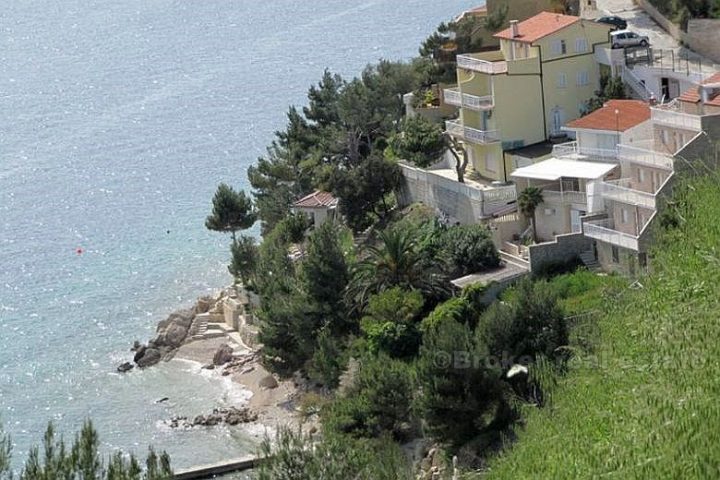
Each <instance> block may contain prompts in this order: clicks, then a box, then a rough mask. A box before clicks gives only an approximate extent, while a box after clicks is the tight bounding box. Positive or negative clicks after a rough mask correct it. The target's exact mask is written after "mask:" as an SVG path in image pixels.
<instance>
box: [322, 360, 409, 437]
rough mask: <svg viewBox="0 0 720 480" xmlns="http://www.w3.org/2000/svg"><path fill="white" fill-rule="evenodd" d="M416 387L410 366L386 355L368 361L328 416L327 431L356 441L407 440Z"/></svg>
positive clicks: (329, 411) (330, 408)
mask: <svg viewBox="0 0 720 480" xmlns="http://www.w3.org/2000/svg"><path fill="white" fill-rule="evenodd" d="M414 384H415V383H414V377H413V372H412V370H411V369H410V367H409V366H408V365H407V364H405V363H403V362H400V361H397V360H392V359H391V358H389V357H387V356H385V355H380V356H378V357H368V358H366V359H365V360H363V362H362V365H361V367H360V371H359V372H358V374H357V377H356V379H355V382H354V385H352V386H351V387H350V388H348V390H347V392H346V396H345V397H342V398H338V399H337V400H336V401H335V402H333V403H332V404H331V405H330V406H329V407H328V409H327V410H326V411H325V412H324V415H323V425H324V427H325V430H326V431H327V432H330V433H331V434H333V433H335V434H344V435H350V436H352V437H355V438H376V437H381V436H383V435H386V434H389V435H392V436H393V437H395V438H398V439H400V438H403V437H404V435H405V434H406V433H407V429H408V426H409V424H410V422H411V417H410V413H411V410H410V406H411V404H412V397H413V391H414Z"/></svg>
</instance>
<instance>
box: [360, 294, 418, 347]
mask: <svg viewBox="0 0 720 480" xmlns="http://www.w3.org/2000/svg"><path fill="white" fill-rule="evenodd" d="M422 306H423V297H422V294H421V293H420V292H418V291H417V290H410V291H408V290H404V289H403V288H401V287H394V288H391V289H388V290H385V291H383V292H380V293H378V294H376V295H373V296H371V297H370V299H369V300H368V305H367V307H366V309H365V316H364V317H363V318H362V320H361V324H360V325H361V328H362V331H363V333H364V334H365V336H366V338H367V344H368V349H369V350H370V352H372V353H378V352H384V353H386V354H388V355H390V356H391V357H395V358H408V357H411V356H414V355H415V354H416V353H417V348H418V344H419V340H420V337H419V332H418V329H417V323H418V316H419V314H420V312H421V310H422Z"/></svg>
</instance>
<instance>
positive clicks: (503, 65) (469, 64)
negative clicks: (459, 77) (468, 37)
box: [456, 52, 507, 75]
mask: <svg viewBox="0 0 720 480" xmlns="http://www.w3.org/2000/svg"><path fill="white" fill-rule="evenodd" d="M488 53H489V54H492V55H488V54H485V55H483V54H477V55H458V56H457V58H456V62H457V66H458V68H464V69H466V70H472V71H473V72H480V73H487V74H489V75H497V74H499V73H507V62H506V61H504V60H500V59H495V58H496V57H497V56H498V55H497V53H496V52H488ZM500 55H501V54H500ZM480 56H486V57H489V59H482V58H478V57H480Z"/></svg>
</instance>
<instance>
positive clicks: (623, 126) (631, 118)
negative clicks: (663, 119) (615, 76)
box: [566, 100, 650, 132]
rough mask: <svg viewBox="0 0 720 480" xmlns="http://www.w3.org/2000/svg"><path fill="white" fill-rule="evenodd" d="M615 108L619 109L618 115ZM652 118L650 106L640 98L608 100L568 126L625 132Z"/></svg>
mask: <svg viewBox="0 0 720 480" xmlns="http://www.w3.org/2000/svg"><path fill="white" fill-rule="evenodd" d="M615 110H617V111H618V114H617V117H616V115H615ZM649 119H650V107H649V105H648V104H647V103H645V102H643V101H640V100H608V101H607V102H606V103H605V105H603V106H602V107H600V108H598V109H597V110H595V111H594V112H592V113H589V114H587V115H585V116H584V117H581V118H578V119H577V120H573V121H571V122H568V124H567V125H566V126H567V127H568V128H587V129H590V130H613V131H615V130H618V131H621V132H624V131H625V130H627V129H629V128H632V127H634V126H636V125H638V124H640V123H642V122H644V121H646V120H649Z"/></svg>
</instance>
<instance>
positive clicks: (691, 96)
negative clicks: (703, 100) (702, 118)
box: [678, 73, 720, 107]
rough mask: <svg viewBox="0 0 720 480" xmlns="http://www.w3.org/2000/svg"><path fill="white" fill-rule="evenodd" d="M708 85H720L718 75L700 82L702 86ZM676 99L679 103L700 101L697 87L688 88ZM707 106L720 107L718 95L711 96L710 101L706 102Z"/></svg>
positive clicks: (719, 96) (719, 75)
mask: <svg viewBox="0 0 720 480" xmlns="http://www.w3.org/2000/svg"><path fill="white" fill-rule="evenodd" d="M708 83H720V73H716V74H714V75H712V76H710V77H708V78H706V79H705V80H703V81H702V84H703V85H707V84H708ZM678 98H679V100H680V101H681V102H689V103H698V102H699V101H700V93H699V92H698V87H690V88H688V89H687V90H685V91H684V92H683V93H682V95H680V97H678ZM707 105H714V106H716V107H720V93H716V94H715V95H713V96H711V97H710V99H709V100H708V101H707Z"/></svg>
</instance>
